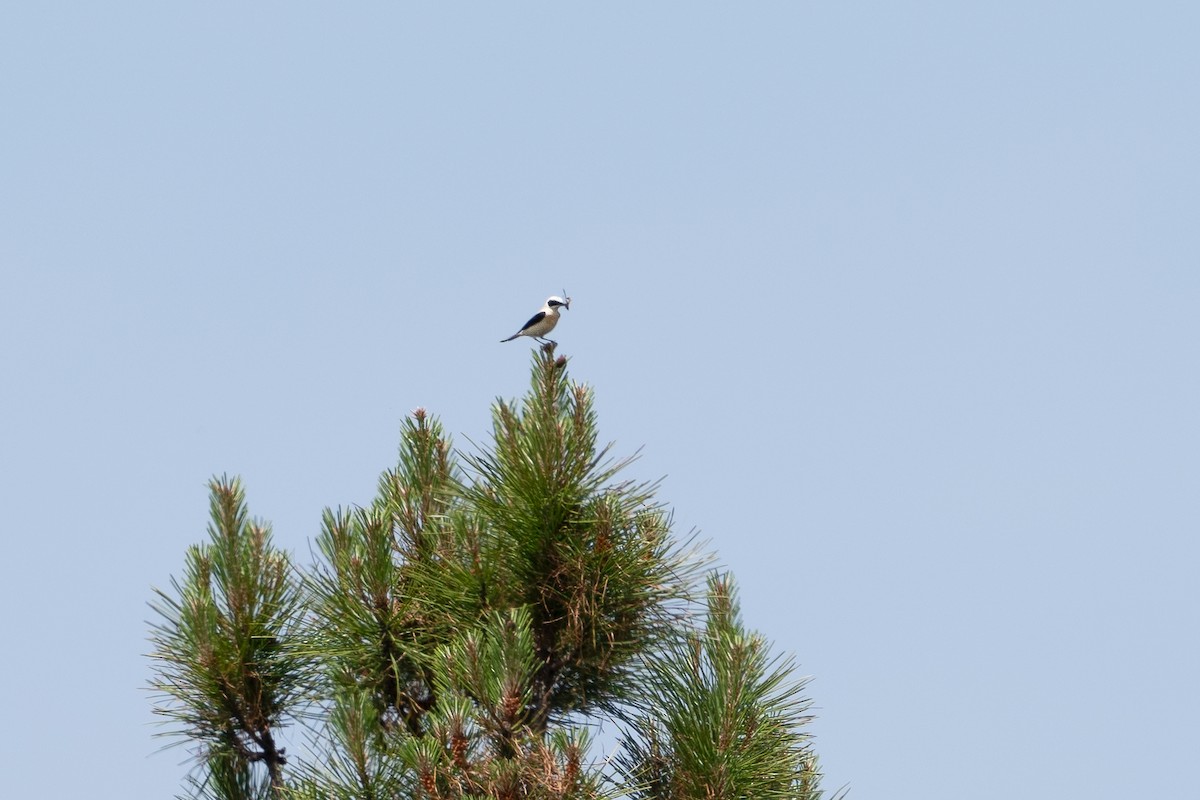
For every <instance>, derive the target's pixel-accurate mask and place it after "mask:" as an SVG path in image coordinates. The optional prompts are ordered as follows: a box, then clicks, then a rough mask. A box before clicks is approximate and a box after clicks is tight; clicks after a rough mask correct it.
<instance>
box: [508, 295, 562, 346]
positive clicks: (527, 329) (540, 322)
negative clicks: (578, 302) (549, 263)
mask: <svg viewBox="0 0 1200 800" xmlns="http://www.w3.org/2000/svg"><path fill="white" fill-rule="evenodd" d="M564 294H566V293H565V292H564ZM560 307H561V308H566V309H570V308H571V298H569V297H567V298H562V297H558V296H552V297H549V298H547V299H546V305H544V306H542V310H541V311H539V312H537V313H536V314H534V315H533V316H532V317H530V318H529V322H526V323H525V324H524V325H523V326H521V330H519V331H517V332H516V333H514V334H513V335H512V336H510V337H508V338H507V339H501V340H500V341H501V342H502V343H503V342H511V341H512V340H513V339H516V338H517V337H518V336H531V337H533V338H534V339H537V340H538V341H539V342H542V343H549V344H553V345H557V344H558V342H556V341H554V340H553V339H547V338H545V336H546V334H547V333H549V332H550V331H552V330H554V326H555V325H557V324H558V313H559V312H558V309H559V308H560Z"/></svg>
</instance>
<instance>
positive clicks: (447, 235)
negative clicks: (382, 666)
mask: <svg viewBox="0 0 1200 800" xmlns="http://www.w3.org/2000/svg"><path fill="white" fill-rule="evenodd" d="M1198 40H1200V6H1196V5H1194V4H1187V3H1165V2H1147V3H1138V4H1129V3H1113V2H1094V1H1093V2H1059V3H1053V4H1047V3H1034V2H1020V1H1014V0H1006V1H1005V2H980V3H957V2H913V3H883V2H857V3H856V2H837V3H834V2H823V3H817V2H790V3H766V2H762V3H752V4H749V3H747V4H731V3H687V4H682V3H653V4H649V3H614V4H604V5H603V6H602V7H600V6H586V7H585V6H583V5H582V4H559V3H548V2H546V3H515V4H514V3H504V4H501V3H495V4H490V3H489V4H484V3H469V4H468V3H462V4H434V3H356V4H338V5H336V6H335V5H329V4H318V3H281V2H259V3H252V4H247V3H221V2H216V3H204V4H185V3H160V2H153V3H152V2H141V3H129V2H107V3H92V2H86V3H85V2H78V3H70V2H45V3H8V4H5V5H4V6H3V7H2V8H0V277H2V282H0V374H2V375H3V389H2V391H0V453H2V454H3V456H2V461H0V506H2V507H3V509H4V511H3V520H4V522H3V542H4V548H3V549H4V558H3V561H2V564H3V566H2V567H0V570H2V572H3V579H2V580H0V609H3V611H0V614H3V631H4V658H3V659H0V685H3V686H5V687H6V688H7V690H8V699H7V701H6V703H5V717H6V720H7V724H5V725H4V726H3V727H2V729H0V752H2V753H3V756H2V757H0V763H3V765H4V773H5V786H6V793H7V794H9V795H10V796H12V797H32V796H37V795H41V794H44V791H45V786H46V785H47V782H49V783H50V785H51V786H53V792H52V793H53V794H54V795H56V796H62V797H76V796H79V797H83V796H86V797H95V798H110V797H111V798H148V799H149V798H163V797H169V796H172V795H173V794H174V793H175V792H176V791H178V790H179V787H180V783H181V779H182V777H183V776H184V774H185V772H186V770H187V764H185V763H183V762H184V761H185V758H186V753H185V752H184V751H183V750H181V749H173V750H170V751H167V752H156V751H157V749H158V747H159V746H160V745H161V744H162V742H161V740H156V739H155V738H153V734H154V733H155V731H156V730H157V729H156V728H155V726H154V725H153V717H152V715H151V713H150V707H151V697H150V696H149V695H148V693H147V692H146V691H145V688H144V687H145V684H146V681H147V679H148V678H149V675H150V671H149V662H148V660H147V659H146V658H145V657H144V654H145V653H146V652H147V651H148V649H149V646H148V643H147V642H146V635H147V623H146V620H148V619H149V618H150V612H149V610H148V608H147V607H146V603H147V601H148V600H149V599H150V598H151V587H152V586H159V587H165V586H167V585H168V583H169V580H170V577H171V576H172V575H178V574H180V572H181V568H182V565H183V555H184V550H185V548H186V547H187V546H188V545H190V544H192V543H196V542H199V541H201V540H203V539H204V537H205V526H206V524H207V496H206V489H205V483H206V481H207V480H208V478H209V477H210V476H211V475H213V474H220V473H226V472H228V473H230V474H238V475H241V476H242V477H243V479H244V480H245V484H246V487H247V492H248V499H249V503H250V507H251V511H252V513H254V514H256V515H258V516H259V517H261V518H262V519H265V520H267V521H270V522H271V523H272V525H273V527H274V531H275V537H276V542H277V544H279V545H280V546H281V547H283V548H285V549H288V550H290V551H291V552H293V553H294V554H295V555H296V557H297V559H298V560H299V561H300V562H301V563H309V542H310V541H311V540H312V539H313V537H314V536H315V534H316V533H317V531H318V525H319V518H320V512H321V510H322V508H323V507H325V506H327V505H329V506H336V505H339V504H340V505H347V504H351V503H364V502H366V501H368V500H369V499H370V497H371V496H372V494H373V491H374V487H375V481H376V478H377V476H378V475H379V473H380V472H381V471H382V470H384V469H385V468H387V467H389V466H391V465H392V464H393V463H394V461H395V456H396V447H397V443H398V434H399V427H400V423H401V420H402V419H403V417H404V416H405V415H406V414H408V413H409V412H410V411H411V410H412V409H413V408H415V407H417V406H425V407H428V408H429V409H430V410H431V411H433V412H434V413H436V414H437V415H438V416H439V417H440V418H441V420H442V421H443V423H444V424H445V426H446V427H447V429H448V431H449V432H450V433H452V434H453V435H454V436H455V441H456V443H457V444H458V445H459V446H461V447H463V448H468V449H469V448H470V447H471V445H470V443H469V442H468V441H467V440H468V438H469V439H470V440H472V441H475V442H486V441H487V439H488V437H489V433H490V428H489V413H490V412H489V406H490V403H491V402H492V401H493V400H494V399H495V398H496V397H505V398H512V397H516V396H519V395H520V394H522V393H523V392H524V390H525V387H526V385H527V381H528V370H529V362H530V357H529V350H530V345H529V343H528V342H527V341H525V340H521V341H517V342H513V343H509V344H505V345H501V344H499V339H501V338H503V337H505V336H507V335H509V334H510V333H512V332H513V331H514V330H515V329H516V327H517V326H519V325H520V324H521V323H523V322H524V321H525V320H526V319H527V318H528V316H529V315H530V314H531V313H532V312H533V311H534V310H536V309H537V308H538V307H539V306H540V305H541V303H542V301H543V300H544V299H545V298H546V296H547V295H549V294H557V293H559V292H561V291H562V290H564V289H565V290H566V291H567V292H568V293H569V294H570V295H571V296H572V297H573V298H574V301H573V303H572V306H571V310H570V311H568V312H566V313H565V315H564V319H563V321H562V323H561V324H560V326H559V328H558V330H557V332H556V335H555V338H556V339H558V341H559V342H560V350H559V351H560V352H561V353H565V354H567V355H568V356H570V358H571V362H570V363H571V372H572V376H573V377H574V378H575V379H576V380H579V381H583V382H586V383H588V384H591V385H593V386H594V387H595V393H596V398H597V408H598V412H599V419H600V425H601V436H602V438H603V439H604V440H614V441H615V442H616V453H618V454H627V453H630V452H632V451H634V450H636V449H637V448H639V447H643V448H644V450H643V456H642V458H641V459H640V461H639V462H637V464H636V465H635V466H634V467H633V469H632V472H631V477H637V478H642V479H653V478H657V477H660V476H666V478H665V481H664V483H663V485H662V491H661V498H662V499H663V500H664V501H666V502H667V503H669V504H670V506H671V507H672V508H673V509H674V514H675V523H676V529H677V531H678V532H679V534H680V535H685V534H686V533H687V532H688V531H689V530H691V529H693V528H696V529H699V530H700V531H701V535H702V536H703V537H706V538H708V539H709V540H710V542H711V548H712V550H713V551H714V552H715V553H716V554H717V556H718V558H719V560H720V563H721V564H722V565H724V566H725V567H727V568H729V569H731V570H732V571H733V573H734V575H735V576H736V578H737V580H738V582H739V585H740V587H741V596H742V601H743V612H744V617H745V620H746V622H747V624H748V625H749V626H751V627H753V628H755V629H757V630H759V631H761V632H762V633H763V634H765V635H766V636H767V637H769V638H770V639H771V640H772V641H773V642H774V645H775V648H776V651H777V652H779V653H791V654H793V655H794V656H795V657H796V659H797V660H798V662H799V665H800V672H801V673H802V674H806V675H811V676H813V679H812V682H811V684H810V686H809V693H810V695H811V697H812V699H813V701H814V703H815V705H816V708H817V714H818V717H817V719H816V721H815V722H814V723H813V725H812V732H813V733H814V734H815V736H816V739H815V747H816V750H817V752H818V753H819V755H820V757H821V759H822V762H823V766H824V768H825V772H826V780H825V787H826V788H827V789H830V790H834V789H837V788H839V787H841V786H844V785H848V786H849V787H850V796H851V798H877V797H886V798H889V799H890V800H909V799H910V798H922V799H923V800H925V799H927V798H960V797H964V796H969V797H972V798H977V799H978V800H988V799H989V798H1009V797H1012V796H1022V797H1088V798H1093V799H1106V798H1113V800H1115V799H1116V798H1127V797H1131V796H1144V797H1184V796H1189V795H1191V794H1192V793H1193V792H1194V791H1195V787H1196V779H1195V761H1196V757H1197V752H1198V748H1200V734H1198V732H1197V731H1198V729H1197V725H1196V720H1197V719H1198V718H1200V691H1198V690H1197V688H1196V677H1197V675H1198V674H1200V643H1198V640H1197V624H1198V622H1200V599H1198V592H1197V585H1196V573H1197V566H1198V565H1200V546H1198V545H1197V532H1198V531H1200V501H1198V498H1200V494H1198V492H1197V483H1198V480H1200V371H1198V369H1197V367H1198V365H1200V323H1198V321H1197V319H1198V316H1197V306H1198V302H1200V257H1198V253H1200V234H1198V230H1200V226H1198V224H1197V221H1198V219H1200V156H1198V153H1200V145H1198V143H1200V95H1198V87H1200V48H1198V47H1197V41H1198Z"/></svg>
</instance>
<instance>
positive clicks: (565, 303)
mask: <svg viewBox="0 0 1200 800" xmlns="http://www.w3.org/2000/svg"><path fill="white" fill-rule="evenodd" d="M560 306H561V307H562V308H565V309H568V310H569V309H570V308H571V298H569V297H558V296H557V295H556V296H554V297H550V298H548V299H547V300H546V307H547V308H559V307H560Z"/></svg>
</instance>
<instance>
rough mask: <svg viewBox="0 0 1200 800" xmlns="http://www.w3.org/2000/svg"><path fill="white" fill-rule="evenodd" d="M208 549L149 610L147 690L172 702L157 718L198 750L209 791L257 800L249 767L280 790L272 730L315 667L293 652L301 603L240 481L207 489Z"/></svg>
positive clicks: (191, 554) (201, 548) (196, 551)
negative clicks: (262, 769)
mask: <svg viewBox="0 0 1200 800" xmlns="http://www.w3.org/2000/svg"><path fill="white" fill-rule="evenodd" d="M209 490H210V504H209V505H210V516H211V519H212V521H211V523H210V524H209V528H208V533H209V539H210V541H209V543H208V544H204V545H197V546H194V547H191V548H189V549H188V552H187V557H186V568H185V572H184V578H183V580H182V582H180V581H175V580H172V588H173V589H174V592H173V594H167V593H166V592H163V591H157V590H156V592H155V593H156V595H157V600H156V601H155V602H153V603H152V604H151V606H152V608H153V609H154V610H155V612H156V613H157V614H158V617H159V621H158V622H157V623H156V624H155V625H154V626H153V628H152V639H151V640H152V642H153V644H154V651H153V652H152V653H151V658H153V659H154V677H153V678H152V680H151V686H152V688H153V689H154V690H156V691H157V692H159V693H160V694H161V695H162V696H164V698H165V699H166V700H167V701H168V702H167V703H165V704H162V705H159V706H157V707H156V709H155V711H156V712H158V713H160V714H162V715H163V716H165V717H166V718H167V719H168V720H170V721H173V722H174V723H176V724H178V725H179V726H181V727H180V728H178V729H177V730H175V731H172V732H173V733H182V734H183V735H185V736H188V737H190V738H193V739H195V740H197V741H198V742H199V743H200V744H201V750H200V755H201V757H202V758H203V759H204V760H205V761H206V763H207V766H208V770H209V774H210V779H211V785H210V784H204V783H202V784H199V787H198V788H201V789H211V790H212V791H214V792H216V793H217V795H216V796H221V797H245V798H251V797H261V796H265V794H266V788H265V786H264V784H263V783H262V781H261V780H256V779H255V777H254V776H253V775H252V774H251V772H250V769H249V765H250V764H253V763H256V762H261V763H263V764H265V765H266V768H267V776H266V781H267V784H266V785H269V786H270V787H273V788H274V789H280V788H282V786H283V775H282V767H283V765H284V764H285V763H286V762H287V759H286V757H285V754H284V751H283V749H282V748H279V747H278V746H277V744H276V741H275V736H274V731H275V730H276V729H277V728H278V727H279V726H280V725H282V724H283V723H284V722H285V720H287V719H288V718H289V716H291V715H293V714H294V713H295V710H296V708H297V706H298V704H299V703H300V702H301V700H302V698H303V695H304V692H305V689H306V686H307V685H308V683H309V681H310V679H311V675H312V667H311V663H310V662H309V661H308V659H307V658H305V657H304V656H303V655H301V654H299V653H298V652H297V651H296V650H295V649H294V648H293V647H292V644H293V643H294V642H295V638H294V634H295V631H296V630H297V628H298V626H299V624H300V621H301V615H302V613H303V595H302V594H301V591H300V588H299V584H298V583H297V581H296V580H295V579H294V576H293V573H292V568H291V564H290V562H289V561H288V558H287V556H286V555H284V554H283V553H281V552H279V551H277V550H275V549H274V548H273V547H272V546H271V534H270V530H269V529H268V528H267V527H265V526H263V525H261V524H259V523H257V522H252V521H250V520H249V518H248V514H247V511H246V504H245V496H244V492H243V490H242V486H241V483H240V482H239V481H237V480H229V479H226V478H220V479H214V480H213V481H212V482H211V483H210V484H209Z"/></svg>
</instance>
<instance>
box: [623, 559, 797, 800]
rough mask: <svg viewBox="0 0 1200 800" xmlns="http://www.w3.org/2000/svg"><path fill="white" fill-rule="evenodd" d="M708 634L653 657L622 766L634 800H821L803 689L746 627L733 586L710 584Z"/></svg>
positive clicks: (696, 634)
mask: <svg viewBox="0 0 1200 800" xmlns="http://www.w3.org/2000/svg"><path fill="white" fill-rule="evenodd" d="M708 585H709V589H708V613H707V618H706V620H705V625H704V628H703V629H702V630H695V631H685V632H684V633H683V635H682V636H680V637H679V638H678V639H677V640H676V641H674V642H673V643H672V644H671V646H670V647H668V648H665V649H664V650H662V651H661V652H657V653H653V654H651V655H650V657H649V670H648V672H647V674H646V678H647V681H646V693H645V695H644V696H643V697H642V698H641V701H640V705H641V707H642V709H643V713H642V714H641V715H640V716H637V717H635V718H634V724H633V726H632V728H631V729H630V730H629V731H627V732H626V735H625V737H624V738H623V740H622V748H623V749H622V751H621V754H620V756H619V757H618V758H617V759H616V763H617V766H618V768H619V769H620V770H621V772H622V773H623V774H624V775H625V777H626V778H627V779H628V780H629V782H630V785H632V786H635V787H637V789H636V790H635V791H634V792H633V793H632V794H631V795H630V796H631V797H633V798H637V799H638V800H674V799H675V798H700V797H703V798H713V800H722V799H724V798H728V800H734V799H735V798H762V799H763V800H767V799H768V798H804V800H808V799H810V798H811V799H812V800H816V798H818V797H819V796H820V793H819V791H818V790H817V777H818V776H817V773H816V764H815V759H814V757H813V755H812V753H811V751H810V749H809V742H808V736H807V735H806V734H805V733H804V726H805V725H806V724H807V723H808V721H809V717H808V716H807V710H808V702H807V700H805V699H804V695H803V694H802V690H803V688H804V683H805V681H804V680H802V679H801V680H796V679H793V678H792V673H793V666H792V663H791V661H790V660H789V659H782V660H780V659H771V658H770V656H769V655H768V652H767V651H768V645H767V642H766V640H765V639H763V637H761V636H759V635H758V634H755V633H747V632H746V630H745V629H744V627H743V626H742V622H741V617H740V613H739V611H738V605H737V600H736V597H735V593H734V589H733V586H732V583H731V582H730V581H729V580H728V578H726V577H722V576H716V575H714V576H712V577H710V579H709V584H708Z"/></svg>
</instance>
